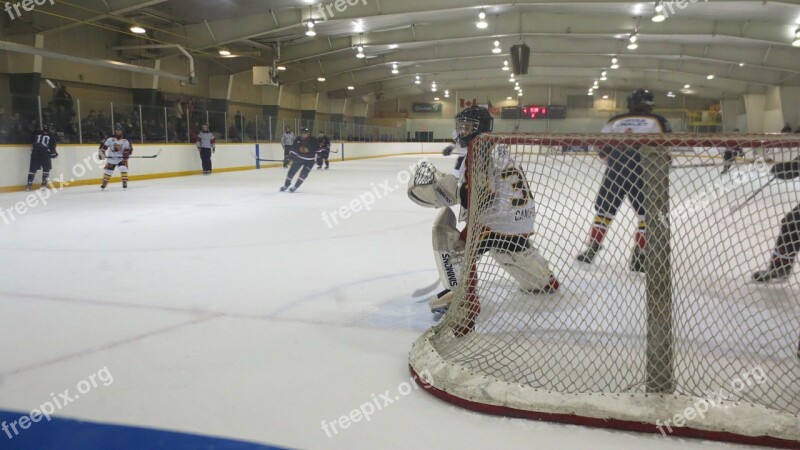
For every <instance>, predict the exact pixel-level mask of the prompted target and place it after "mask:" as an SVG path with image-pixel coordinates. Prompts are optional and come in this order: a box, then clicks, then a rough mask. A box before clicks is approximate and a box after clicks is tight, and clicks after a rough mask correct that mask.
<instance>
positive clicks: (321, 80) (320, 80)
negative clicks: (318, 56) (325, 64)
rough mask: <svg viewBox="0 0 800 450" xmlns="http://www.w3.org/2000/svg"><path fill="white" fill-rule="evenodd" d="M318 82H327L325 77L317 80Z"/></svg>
mask: <svg viewBox="0 0 800 450" xmlns="http://www.w3.org/2000/svg"><path fill="white" fill-rule="evenodd" d="M317 81H319V82H320V83H322V82H323V81H325V77H319V78H317Z"/></svg>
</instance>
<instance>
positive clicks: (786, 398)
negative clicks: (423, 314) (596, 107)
mask: <svg viewBox="0 0 800 450" xmlns="http://www.w3.org/2000/svg"><path fill="white" fill-rule="evenodd" d="M498 145H499V146H500V148H504V147H507V149H508V153H509V154H508V155H506V154H505V152H498V151H497V149H498ZM601 151H602V153H603V154H604V155H607V158H605V159H604V160H601V159H599V158H598V157H597V154H598V152H601ZM470 152H471V153H470V163H469V167H468V171H469V172H468V173H469V182H468V190H469V219H468V239H467V244H466V249H467V250H466V260H465V263H464V269H463V271H462V273H461V277H460V278H461V283H460V287H459V289H458V290H457V291H456V298H457V300H456V301H455V302H454V303H453V305H452V306H451V308H450V310H449V311H448V312H447V314H446V315H445V316H444V317H443V319H442V321H441V322H440V323H439V324H438V325H437V326H435V327H434V328H432V329H431V330H429V331H428V332H427V333H426V334H425V335H423V336H422V337H421V338H420V339H419V340H418V341H417V342H416V343H415V345H414V348H413V350H412V352H411V357H410V363H411V368H412V370H413V371H414V372H416V373H417V374H423V373H424V374H425V382H427V383H429V384H430V385H431V386H432V388H433V389H432V390H433V391H435V392H438V393H439V394H441V395H440V396H442V397H445V398H448V399H449V400H451V401H455V402H457V403H461V404H465V405H466V406H470V407H473V408H474V409H479V410H484V411H489V412H495V413H504V414H510V415H517V416H520V415H521V416H529V417H550V418H555V419H559V420H562V419H564V418H565V417H568V418H567V419H564V420H567V421H571V422H576V423H595V424H597V423H596V422H592V419H602V421H603V422H602V424H601V425H604V426H615V427H620V428H626V429H641V430H649V431H654V432H662V433H664V434H669V433H674V434H680V435H690V436H701V437H711V438H721V439H731V436H734V435H738V436H745V437H751V438H752V437H758V438H760V437H768V439H766V440H763V439H761V440H754V439H749V440H748V438H745V439H744V440H743V441H744V442H752V443H767V444H770V445H784V444H785V445H789V446H791V447H793V448H796V447H797V445H798V443H797V441H800V419H799V418H798V414H800V384H799V383H797V380H798V375H799V374H800V357H798V345H799V343H798V339H800V307H798V300H800V276H798V275H797V274H796V273H797V270H795V271H794V272H788V270H789V269H787V265H788V267H789V268H791V267H792V265H791V264H792V262H793V260H794V256H795V255H796V253H797V251H798V250H800V209H798V208H800V206H799V205H798V204H799V203H800V177H799V178H794V179H788V180H783V179H777V180H772V179H773V178H774V175H773V173H771V170H772V168H773V167H775V166H776V165H778V164H780V163H782V162H787V161H791V160H794V159H796V158H798V157H800V137H798V138H794V137H793V136H791V135H785V136H761V135H759V136H749V135H743V134H736V135H721V136H710V137H709V136H708V135H702V136H693V135H667V136H657V135H621V136H617V135H524V134H506V135H504V134H484V135H481V136H479V137H478V138H477V139H476V140H475V141H474V142H473V144H472V147H471V149H470ZM500 159H503V160H502V161H500ZM726 161H727V162H726ZM509 165H510V166H515V167H517V168H518V169H519V172H521V173H522V174H524V175H523V176H524V178H525V180H526V181H527V183H520V180H517V179H515V178H514V177H513V176H509V170H508V167H509ZM788 167H793V166H791V165H787V164H780V168H781V170H788V169H787V168H788ZM776 170H777V169H776ZM723 172H725V173H724V174H723ZM773 172H774V171H773ZM784 176H785V177H786V175H785V174H784ZM770 180H772V181H770ZM503 181H505V182H507V184H506V185H505V186H506V191H505V192H504V190H503V189H504V188H503V186H504V185H502V183H503ZM526 184H527V186H525V185H526ZM765 186H766V187H765ZM528 188H529V190H530V192H525V191H526V190H527V189H528ZM503 201H510V202H512V203H514V202H516V203H514V204H513V205H512V206H511V207H509V208H507V212H508V214H506V215H505V218H504V217H503V216H502V215H501V214H498V206H497V205H498V203H499V202H503ZM523 202H534V203H535V226H534V227H533V230H532V232H533V234H532V235H531V236H530V237H529V238H528V239H527V240H526V239H525V237H524V236H522V237H519V236H516V237H515V236H514V235H515V233H516V234H523V235H524V234H525V233H524V231H525V227H524V226H521V227H519V228H516V229H515V228H514V226H513V224H514V223H515V222H517V223H518V222H519V220H518V219H515V217H514V214H515V210H519V209H521V208H522V207H521V203H523ZM640 216H643V217H640ZM498 230H503V232H497V231H498ZM525 242H527V244H526V243H525ZM526 246H529V248H535V249H538V251H539V253H540V254H541V255H542V257H543V258H544V259H546V260H547V262H548V263H549V269H550V270H552V272H553V274H554V278H556V279H557V280H558V281H559V282H560V287H559V288H558V290H557V291H556V292H555V293H537V292H535V289H534V290H533V291H534V292H531V289H530V287H531V286H530V285H531V283H534V284H535V283H538V284H539V285H541V284H542V282H541V277H538V276H537V274H536V270H532V269H531V267H533V266H531V265H530V264H529V263H528V262H525V261H527V260H524V258H523V262H522V263H520V264H517V265H516V266H515V262H517V259H519V258H520V255H521V254H522V252H525V251H527V249H526V248H525V247H526ZM592 247H594V248H595V249H597V248H600V249H599V250H598V251H597V252H596V254H595V255H594V258H593V261H592V262H591V263H590V264H589V263H586V262H578V261H577V260H576V256H577V255H579V254H581V253H582V252H584V251H586V250H587V249H590V248H592ZM515 258H517V259H515ZM637 258H638V259H637ZM590 259H591V258H590ZM634 260H636V261H634ZM584 261H585V259H584ZM526 264H527V266H526ZM632 265H638V267H636V269H638V270H639V271H634V270H632ZM767 269H775V270H772V271H770V272H764V273H762V274H761V277H762V278H763V277H765V276H766V277H767V278H770V277H772V278H774V279H773V280H770V282H769V283H762V282H757V281H754V278H753V276H754V273H755V272H758V271H763V270H767ZM526 270H527V272H526ZM787 272H788V273H787ZM526 274H530V275H526ZM526 277H527V278H526ZM542 287H544V286H542ZM549 287H551V288H552V285H551V286H549ZM545 290H546V289H545ZM481 405H489V406H488V407H481ZM526 412H533V413H543V415H544V416H542V415H537V414H530V415H528V414H526ZM698 412H701V414H698ZM548 415H552V416H548ZM700 416H702V417H700ZM580 418H585V419H587V420H581V419H580ZM631 423H633V424H640V425H641V426H630V424H631ZM697 430H700V432H697ZM714 433H720V434H714ZM733 440H741V439H739V438H733ZM786 442H790V444H786Z"/></svg>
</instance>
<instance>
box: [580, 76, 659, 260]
mask: <svg viewBox="0 0 800 450" xmlns="http://www.w3.org/2000/svg"><path fill="white" fill-rule="evenodd" d="M653 99H654V97H653V94H652V93H651V92H650V91H648V90H646V89H637V90H636V91H634V92H632V93H631V94H630V95H629V96H628V111H629V112H628V113H626V114H620V115H617V116H615V117H613V118H612V119H611V120H609V121H608V123H607V124H606V125H605V126H604V127H603V133H614V134H629V133H671V132H672V127H671V126H670V124H669V122H668V121H667V119H665V118H664V117H662V116H659V115H657V114H653V104H654V102H653ZM599 158H600V159H602V160H605V161H606V164H607V165H608V167H607V168H606V173H605V176H604V177H603V183H602V184H601V186H600V192H599V193H598V194H597V199H596V200H595V205H594V208H595V211H596V216H595V218H594V225H592V229H591V232H590V234H589V242H588V248H587V249H586V250H585V251H584V252H583V253H581V254H579V255H578V256H577V260H578V261H579V262H582V263H586V264H591V263H592V261H594V258H595V256H596V255H597V252H599V251H600V249H601V248H602V244H603V239H605V237H606V232H607V231H608V227H609V226H611V223H612V222H613V221H614V217H615V216H616V214H617V211H618V210H619V207H620V206H621V205H622V201H623V200H625V199H626V198H627V199H629V200H630V202H631V205H632V206H633V209H634V210H635V211H636V214H638V216H639V225H638V228H637V230H636V233H635V241H636V245H635V247H634V249H633V255H632V256H631V262H630V269H631V270H632V271H634V272H642V270H643V265H644V248H645V244H646V242H647V241H646V238H645V211H644V193H643V192H642V188H643V187H644V182H643V180H642V166H641V164H640V163H641V154H640V153H639V150H638V149H637V148H635V147H625V148H610V147H605V148H603V149H601V150H600V152H599Z"/></svg>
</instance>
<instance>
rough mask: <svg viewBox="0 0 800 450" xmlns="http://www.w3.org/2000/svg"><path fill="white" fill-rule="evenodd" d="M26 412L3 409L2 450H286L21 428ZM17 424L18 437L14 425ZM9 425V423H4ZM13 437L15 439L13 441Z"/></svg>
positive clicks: (111, 430) (92, 428) (184, 437)
mask: <svg viewBox="0 0 800 450" xmlns="http://www.w3.org/2000/svg"><path fill="white" fill-rule="evenodd" d="M23 416H27V415H26V414H25V413H17V412H12V411H2V410H0V426H2V425H5V427H6V430H7V431H6V430H4V429H2V428H0V448H2V449H14V450H109V449H114V450H151V449H153V450H197V449H203V450H286V449H285V448H283V447H274V446H270V445H264V444H256V443H251V442H244V441H235V440H230V439H223V438H217V437H211V436H201V435H195V434H187V433H177V432H173V431H163V430H156V429H151V428H139V427H131V426H123V425H108V424H101V423H94V422H83V421H78V420H71V419H59V418H55V417H53V418H51V420H50V421H47V419H45V418H40V421H39V422H37V423H26V424H27V425H28V428H27V429H25V430H23V429H20V426H19V420H20V417H23ZM15 421H16V422H17V424H16V430H17V431H18V433H19V434H17V435H15V434H14V432H13V431H12V430H13V429H12V427H11V423H12V422H15ZM4 422H5V424H4ZM9 435H11V436H12V438H13V439H12V438H9Z"/></svg>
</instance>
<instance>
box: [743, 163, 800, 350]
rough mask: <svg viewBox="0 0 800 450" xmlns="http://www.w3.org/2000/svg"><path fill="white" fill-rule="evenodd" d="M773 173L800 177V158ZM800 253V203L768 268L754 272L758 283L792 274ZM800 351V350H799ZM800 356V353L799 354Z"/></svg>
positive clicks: (784, 225)
mask: <svg viewBox="0 0 800 450" xmlns="http://www.w3.org/2000/svg"><path fill="white" fill-rule="evenodd" d="M771 172H772V174H773V175H774V176H775V177H776V178H778V179H781V180H792V179H794V178H800V158H797V159H795V160H794V161H791V162H785V163H778V164H775V165H774V166H772V169H771ZM799 253H800V204H798V205H797V206H795V208H794V209H793V210H792V211H791V212H789V214H787V215H786V217H784V218H783V222H781V234H780V236H778V241H777V242H776V244H775V249H774V250H773V251H772V261H770V263H769V267H768V268H767V270H761V271H758V272H756V273H754V274H753V280H754V281H756V282H758V283H766V282H769V281H779V280H784V279H786V278H788V277H789V275H791V274H792V266H793V265H794V262H795V260H796V259H797V255H798V254H799ZM799 351H800V350H799ZM798 356H800V354H798Z"/></svg>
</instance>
